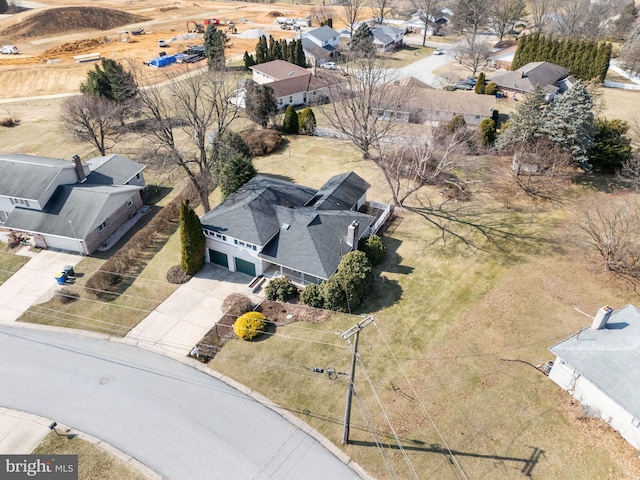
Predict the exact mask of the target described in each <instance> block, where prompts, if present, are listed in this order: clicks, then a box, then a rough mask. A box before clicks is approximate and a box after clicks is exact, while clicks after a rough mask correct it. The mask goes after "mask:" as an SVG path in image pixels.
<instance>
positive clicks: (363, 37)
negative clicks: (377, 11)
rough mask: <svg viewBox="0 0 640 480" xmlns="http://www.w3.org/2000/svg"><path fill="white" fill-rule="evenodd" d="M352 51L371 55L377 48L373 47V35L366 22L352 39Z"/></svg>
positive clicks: (354, 33)
mask: <svg viewBox="0 0 640 480" xmlns="http://www.w3.org/2000/svg"><path fill="white" fill-rule="evenodd" d="M351 50H353V51H355V52H358V53H362V54H370V53H372V52H375V46H374V45H373V33H372V32H371V29H370V28H369V25H367V23H366V22H362V23H361V24H360V25H359V26H358V28H357V29H356V31H355V32H353V36H352V37H351Z"/></svg>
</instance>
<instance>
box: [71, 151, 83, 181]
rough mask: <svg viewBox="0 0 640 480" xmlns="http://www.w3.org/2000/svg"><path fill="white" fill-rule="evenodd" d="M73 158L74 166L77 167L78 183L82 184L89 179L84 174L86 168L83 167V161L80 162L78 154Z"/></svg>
mask: <svg viewBox="0 0 640 480" xmlns="http://www.w3.org/2000/svg"><path fill="white" fill-rule="evenodd" d="M71 158H72V160H73V164H74V165H75V167H76V176H77V177H78V182H80V183H82V182H84V181H85V180H86V179H87V176H86V175H85V174H84V167H83V166H82V160H80V157H79V156H78V155H77V154H76V155H74V156H73V157H71Z"/></svg>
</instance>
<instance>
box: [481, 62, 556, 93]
mask: <svg viewBox="0 0 640 480" xmlns="http://www.w3.org/2000/svg"><path fill="white" fill-rule="evenodd" d="M567 72H568V70H567V69H566V68H564V67H561V66H560V65H555V64H553V63H549V62H532V63H527V64H526V65H524V66H523V67H520V68H518V69H517V70H515V71H513V72H504V73H499V74H497V75H494V76H493V77H491V79H490V80H491V81H492V82H495V83H496V85H498V87H503V88H511V89H514V90H520V91H522V92H533V90H534V88H535V87H536V85H540V87H542V88H545V87H547V86H548V85H551V86H555V85H556V83H558V81H559V80H561V79H563V78H564V77H566V76H567Z"/></svg>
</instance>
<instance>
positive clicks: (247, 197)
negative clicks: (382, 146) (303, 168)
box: [201, 172, 390, 284]
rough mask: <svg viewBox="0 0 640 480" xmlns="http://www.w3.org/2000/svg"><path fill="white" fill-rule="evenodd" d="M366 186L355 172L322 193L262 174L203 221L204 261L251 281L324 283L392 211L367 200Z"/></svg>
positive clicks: (333, 180)
mask: <svg viewBox="0 0 640 480" xmlns="http://www.w3.org/2000/svg"><path fill="white" fill-rule="evenodd" d="M369 187H370V185H369V184H368V183H367V182H366V181H365V180H363V179H362V178H361V177H359V176H358V175H356V174H355V173H353V172H349V173H344V174H341V175H336V176H334V177H332V178H331V179H329V181H327V183H325V184H324V185H323V186H322V187H321V188H320V189H319V190H315V189H313V188H310V187H305V186H302V185H296V184H294V183H291V182H287V181H284V180H279V179H275V178H270V177H266V176H264V175H257V176H256V177H254V178H253V179H251V180H250V181H249V182H247V183H246V184H245V185H244V186H243V187H241V188H240V189H239V190H238V191H237V192H235V193H234V194H233V195H231V196H230V197H229V198H227V199H226V200H225V201H224V202H223V203H221V204H220V205H218V206H217V207H215V208H214V209H212V210H210V211H209V212H207V213H206V214H205V215H204V216H203V217H202V218H201V222H202V226H203V229H204V232H205V236H206V259H207V261H208V262H211V263H214V264H217V265H220V266H222V267H225V268H228V269H229V270H231V271H238V272H242V273H245V274H247V275H250V276H252V277H255V276H257V275H264V276H268V277H273V276H277V275H286V276H288V277H290V278H292V279H293V280H295V281H297V282H299V283H302V284H307V283H319V282H320V281H322V280H325V279H327V278H329V277H330V276H331V275H332V274H333V273H334V272H335V271H336V269H337V268H338V264H339V263H340V260H341V259H342V256H343V255H345V254H346V253H348V252H350V251H351V250H352V249H354V248H357V245H358V241H359V240H360V239H361V238H363V237H366V236H368V235H369V234H371V233H374V232H375V230H376V229H377V228H379V225H381V223H382V222H383V221H384V220H385V219H386V217H385V216H384V213H382V212H386V215H388V212H389V211H390V207H389V206H387V205H382V204H375V208H371V207H372V202H369V203H368V202H367V201H366V192H367V190H368V189H369ZM380 207H387V208H386V210H385V209H384V208H380ZM364 210H367V212H372V211H375V212H377V214H376V215H372V214H370V213H365V212H364Z"/></svg>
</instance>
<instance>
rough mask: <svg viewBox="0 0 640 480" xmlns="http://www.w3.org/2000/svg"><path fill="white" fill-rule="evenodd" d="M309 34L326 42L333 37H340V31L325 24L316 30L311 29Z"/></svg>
mask: <svg viewBox="0 0 640 480" xmlns="http://www.w3.org/2000/svg"><path fill="white" fill-rule="evenodd" d="M307 35H310V36H312V37H315V38H317V39H318V40H320V41H321V42H326V41H329V40H331V39H332V38H335V37H339V36H340V32H338V31H337V30H334V29H333V28H331V27H330V26H328V25H323V26H322V27H320V28H316V29H315V30H311V31H310V32H309V33H308V34H307Z"/></svg>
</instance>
